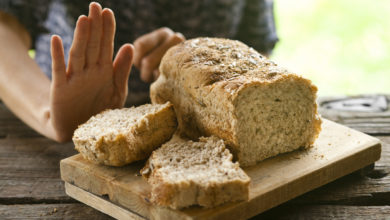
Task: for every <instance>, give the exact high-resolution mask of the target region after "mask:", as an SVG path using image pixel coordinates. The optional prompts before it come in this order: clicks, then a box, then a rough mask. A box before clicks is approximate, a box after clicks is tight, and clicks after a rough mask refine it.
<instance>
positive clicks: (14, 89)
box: [0, 3, 133, 142]
mask: <svg viewBox="0 0 390 220" xmlns="http://www.w3.org/2000/svg"><path fill="white" fill-rule="evenodd" d="M21 33H23V31H22V32H21V31H15V30H12V29H11V28H10V25H9V24H7V23H5V22H1V26H0V48H2V49H1V50H0V57H1V60H0V96H1V98H2V99H3V101H4V103H5V104H6V105H7V106H8V107H9V108H10V109H11V110H12V111H13V112H14V113H15V114H16V115H17V116H18V117H20V118H21V119H22V120H23V121H24V122H25V123H27V124H28V125H29V126H31V127H32V128H34V129H35V130H37V131H38V132H40V133H41V134H43V135H45V136H47V137H49V138H51V139H54V140H56V141H60V142H63V141H67V140H70V138H71V137H72V134H73V131H74V130H75V129H76V128H77V126H78V125H79V124H81V123H83V122H85V121H86V120H88V119H89V117H91V116H92V115H94V114H96V113H98V112H100V111H102V110H104V109H107V108H119V107H123V105H124V102H125V98H126V96H127V80H128V76H129V72H130V68H131V65H132V63H131V61H132V56H133V47H132V46H131V45H129V44H125V45H123V46H122V47H121V49H120V50H119V51H118V53H117V56H116V58H115V60H114V61H112V58H113V39H114V34H115V18H114V14H113V13H112V11H111V10H109V9H104V10H102V8H101V7H100V5H99V4H97V3H92V4H91V5H90V12H89V15H88V17H87V16H80V17H79V19H78V21H77V24H76V29H75V35H74V41H73V43H72V48H71V50H70V55H69V56H70V57H69V63H68V66H67V67H66V66H65V61H64V52H63V47H62V41H61V38H60V37H58V36H54V37H53V38H52V42H51V51H52V65H53V73H52V75H53V81H52V82H50V81H49V79H47V77H46V76H45V75H44V74H43V73H42V71H41V70H40V69H39V67H38V66H37V65H36V64H35V62H34V61H33V60H32V59H31V58H30V57H29V56H28V55H27V49H28V47H27V46H26V43H25V42H24V41H23V38H21V37H20V36H23V35H20V34H21Z"/></svg>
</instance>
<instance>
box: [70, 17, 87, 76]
mask: <svg viewBox="0 0 390 220" xmlns="http://www.w3.org/2000/svg"><path fill="white" fill-rule="evenodd" d="M88 32H89V24H88V18H87V17H86V16H85V15H82V16H80V17H79V19H78V20H77V23H76V28H75V31H74V36H73V42H72V46H71V48H70V51H69V63H68V70H69V72H80V71H82V70H83V68H84V66H85V51H86V48H87V42H88Z"/></svg>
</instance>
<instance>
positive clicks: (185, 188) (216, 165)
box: [141, 137, 250, 209]
mask: <svg viewBox="0 0 390 220" xmlns="http://www.w3.org/2000/svg"><path fill="white" fill-rule="evenodd" d="M141 174H142V175H143V176H144V177H145V178H146V179H147V181H148V183H149V184H150V185H151V186H152V192H151V201H152V202H153V203H155V204H157V205H160V206H166V207H170V208H173V209H181V208H184V207H188V206H192V205H199V206H202V207H205V208H211V207H215V206H218V205H221V204H223V203H226V202H234V201H245V200H248V192H249V183H250V178H249V177H248V176H247V175H246V174H245V172H244V171H243V170H242V169H241V168H240V167H239V164H238V163H237V162H236V163H233V162H232V154H231V153H230V152H229V150H228V149H227V148H225V144H224V142H223V140H221V139H219V138H217V137H208V138H205V137H201V138H200V140H199V142H193V141H178V142H176V143H174V142H169V143H167V144H164V145H163V146H162V147H161V148H159V149H157V150H156V151H154V152H153V154H152V156H151V157H150V158H149V160H148V162H147V164H146V165H145V167H144V168H143V169H142V170H141Z"/></svg>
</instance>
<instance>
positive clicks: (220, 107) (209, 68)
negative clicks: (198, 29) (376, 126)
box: [150, 38, 321, 166]
mask: <svg viewBox="0 0 390 220" xmlns="http://www.w3.org/2000/svg"><path fill="white" fill-rule="evenodd" d="M291 81H293V82H296V83H297V85H298V84H299V86H301V87H305V90H306V91H305V92H306V93H310V94H309V95H306V96H308V97H307V98H308V99H310V106H308V107H309V108H311V113H310V114H311V116H310V117H311V119H310V120H311V122H310V123H311V125H308V126H307V127H308V129H310V130H311V134H310V135H308V136H310V137H308V138H307V141H306V142H305V143H303V144H302V146H295V147H293V148H295V149H298V148H300V147H308V146H310V145H312V144H313V142H314V140H315V139H316V138H317V136H318V134H319V132H320V129H321V119H320V117H319V115H318V113H317V104H316V92H317V87H316V86H315V85H313V84H312V83H311V81H310V80H308V79H305V78H303V77H302V76H299V75H297V74H294V73H291V72H288V71H287V70H286V69H284V68H282V67H280V66H278V65H277V64H275V63H274V62H272V61H270V60H268V59H266V58H265V57H264V56H262V55H261V54H259V53H258V52H256V51H255V50H253V49H252V48H250V47H248V46H246V45H245V44H243V43H241V42H239V41H233V40H228V39H220V38H196V39H191V40H187V41H185V42H183V43H181V44H179V45H177V46H175V47H172V48H171V49H169V50H168V51H167V53H166V54H165V55H164V57H163V59H162V61H161V64H160V77H159V78H158V80H157V81H156V82H154V83H153V84H152V85H151V89H150V95H151V100H152V103H163V102H166V101H171V102H172V103H173V104H174V107H175V111H176V114H177V116H178V123H179V125H178V126H179V130H180V132H181V133H182V134H184V135H186V136H188V137H190V138H192V139H196V138H197V137H199V136H211V135H215V136H218V137H219V138H222V139H224V140H225V142H226V144H227V145H228V147H229V149H230V150H231V151H232V153H233V154H234V156H235V158H237V159H238V161H239V162H240V164H241V165H243V166H249V165H253V164H255V163H256V162H257V161H261V160H263V159H265V158H264V156H259V157H258V158H255V159H253V158H250V159H248V158H246V157H245V156H242V153H241V152H242V151H247V150H246V146H244V145H245V144H243V143H241V142H240V140H239V139H240V138H239V137H240V132H242V131H241V130H240V128H239V126H238V124H239V123H240V119H239V118H238V116H237V109H238V107H239V105H240V104H238V103H237V100H238V98H239V97H240V96H241V95H242V94H243V93H244V91H246V90H247V89H248V88H253V87H256V86H258V87H261V88H267V87H269V86H270V85H279V84H280V85H282V84H287V83H289V82H291ZM308 91H309V92H308ZM248 114H249V113H248ZM309 127H310V128H309ZM259 147H261V146H259ZM279 151H280V150H278V151H275V152H274V153H270V154H268V157H269V156H274V155H275V153H283V152H279ZM287 151H291V148H288V149H287V148H286V150H285V152H287Z"/></svg>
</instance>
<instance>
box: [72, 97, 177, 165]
mask: <svg viewBox="0 0 390 220" xmlns="http://www.w3.org/2000/svg"><path fill="white" fill-rule="evenodd" d="M176 127H177V120H176V115H175V112H174V110H173V106H172V104H170V103H165V104H155V105H152V104H146V105H142V106H139V107H132V108H122V109H114V110H106V111H104V112H102V113H100V114H97V115H96V116H93V117H91V118H90V119H89V120H88V121H87V122H86V123H84V124H82V125H80V126H79V127H78V128H77V129H76V131H75V132H74V135H73V142H74V144H75V148H76V149H77V150H78V151H79V152H80V153H81V154H82V155H83V157H84V158H86V159H88V160H90V161H92V162H94V163H98V164H105V165H111V166H122V165H125V164H129V163H131V162H133V161H136V160H142V159H145V158H147V157H148V156H149V155H150V154H151V153H152V151H153V150H154V149H156V148H157V147H159V146H161V144H163V143H165V142H166V141H167V140H169V139H170V138H171V136H172V135H173V133H174V132H175V130H176Z"/></svg>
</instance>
